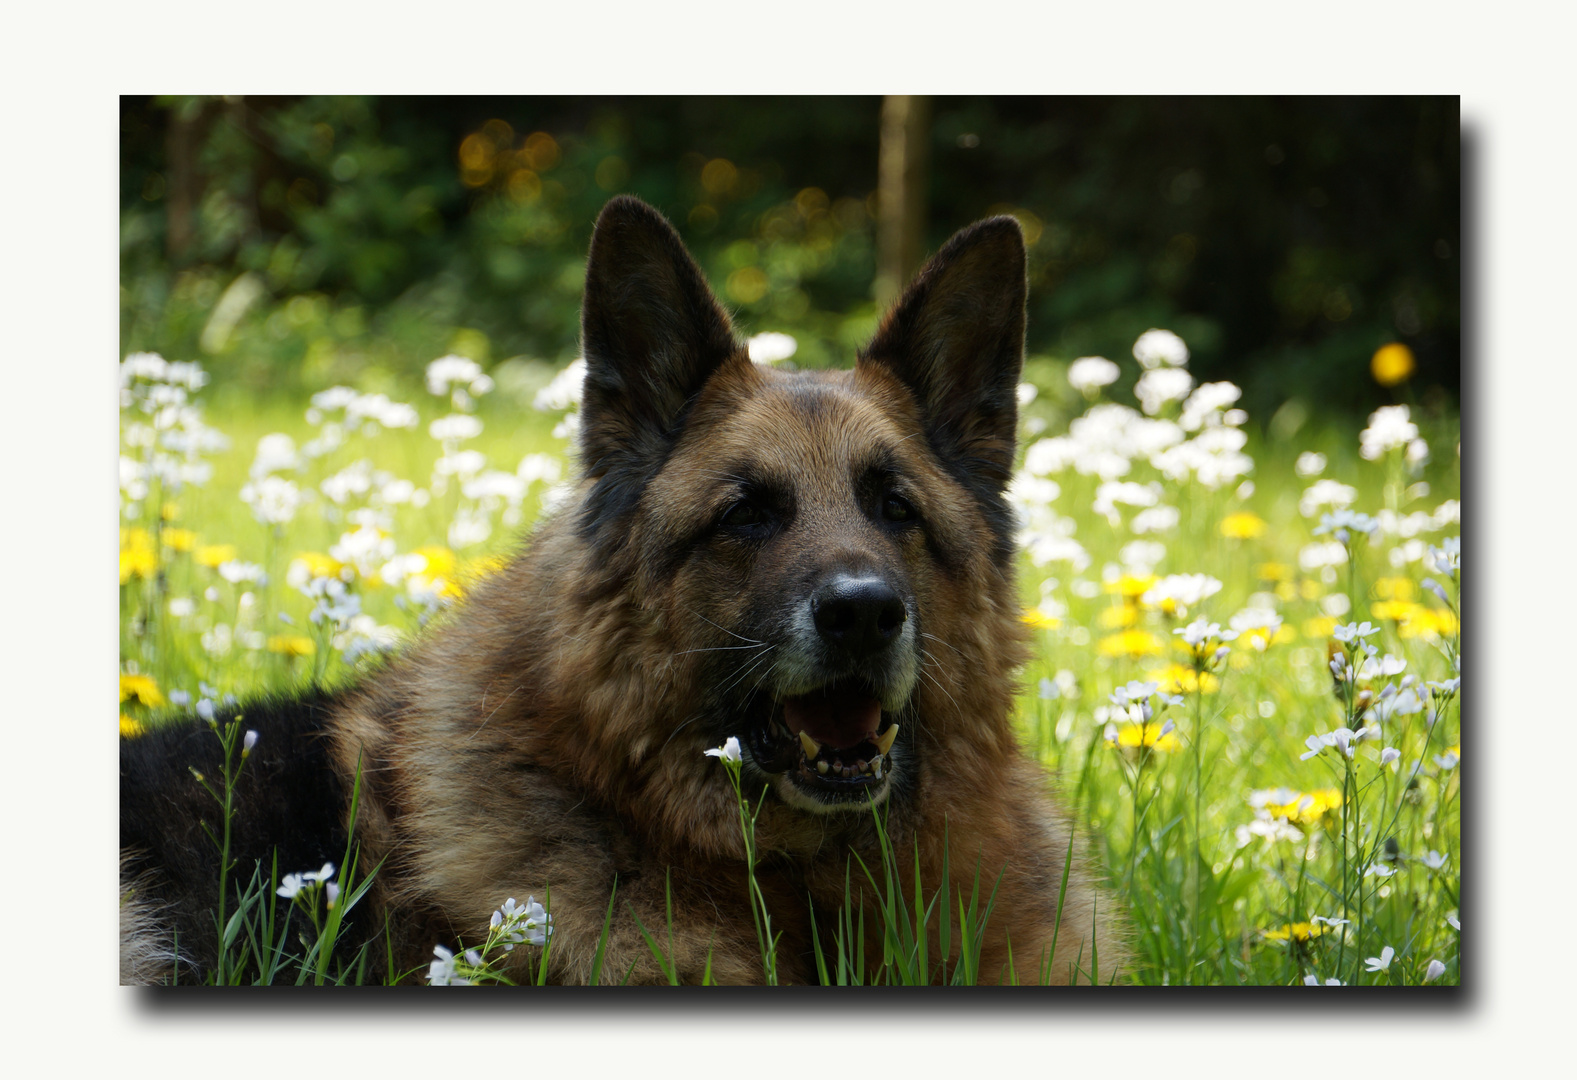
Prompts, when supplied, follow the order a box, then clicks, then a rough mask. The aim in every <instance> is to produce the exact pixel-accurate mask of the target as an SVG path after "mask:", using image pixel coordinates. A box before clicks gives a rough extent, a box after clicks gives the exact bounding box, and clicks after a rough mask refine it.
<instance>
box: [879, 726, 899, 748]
mask: <svg viewBox="0 0 1577 1080" xmlns="http://www.w3.org/2000/svg"><path fill="white" fill-rule="evenodd" d="M897 737H898V725H897V724H894V725H893V726H892V727H890V728H888V729H887V730H886V731H884V732H882V733H881V734H880V735H878V736H876V749H878V750H880V751H881V752H882V753H883V754H886V753H887V751H889V750H891V749H892V748H893V740H894V739H896V738H897Z"/></svg>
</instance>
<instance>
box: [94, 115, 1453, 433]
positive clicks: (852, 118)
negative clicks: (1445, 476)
mask: <svg viewBox="0 0 1577 1080" xmlns="http://www.w3.org/2000/svg"><path fill="white" fill-rule="evenodd" d="M895 100H897V99H888V101H887V103H886V105H887V108H888V110H889V112H888V119H889V140H888V145H887V147H886V149H884V146H883V115H884V101H883V99H881V98H877V97H863V98H834V97H808V98H750V97H718V98H694V97H691V98H665V97H633V98H584V97H581V98H398V97H385V98H371V97H355V98H351V97H304V98H250V97H248V98H239V97H227V98H187V97H167V98H135V97H128V98H123V99H122V102H121V138H122V146H121V161H122V167H121V184H120V195H121V237H120V244H121V249H120V250H121V267H122V273H121V297H120V310H121V328H122V335H121V336H122V342H121V343H122V351H123V353H124V352H131V351H136V350H144V349H147V350H153V351H158V352H161V353H163V354H164V355H165V356H166V357H167V358H169V359H198V360H201V361H202V362H203V364H204V366H205V367H207V368H208V369H209V370H210V371H211V372H212V373H213V375H214V384H213V386H212V388H211V389H210V391H209V394H210V396H212V397H214V398H215V399H216V403H217V404H220V405H221V406H222V405H223V404H224V402H225V399H226V395H233V396H235V397H236V398H239V397H240V396H243V395H244V396H249V397H251V396H256V395H257V394H259V393H263V394H277V395H281V396H296V395H299V394H300V393H302V392H304V391H307V390H315V389H321V388H323V387H325V386H328V385H332V384H334V383H348V384H352V385H355V386H357V387H359V388H360V389H363V390H368V391H371V390H385V391H391V390H394V389H399V388H403V387H409V386H414V385H416V384H417V382H418V380H419V377H420V372H421V370H422V368H423V366H424V365H425V364H426V363H427V362H428V361H430V360H432V359H433V358H435V357H437V356H439V355H441V354H443V353H446V352H459V353H462V354H464V355H468V356H471V357H472V358H474V359H476V360H478V361H480V362H482V363H483V364H484V365H485V366H488V367H490V368H494V369H498V368H500V367H503V366H504V365H507V364H509V362H510V361H525V360H542V361H547V362H549V363H554V364H559V363H563V362H564V361H567V360H569V359H571V358H572V357H574V356H575V355H576V354H577V345H576V337H577V321H578V314H579V300H580V288H581V282H582V273H583V269H584V260H585V251H586V245H587V241H588V239H589V237H590V232H591V225H592V222H593V221H594V219H595V217H596V214H597V211H598V209H599V208H600V207H601V206H602V204H603V203H604V202H605V201H606V200H607V199H608V198H609V197H610V196H611V195H613V194H616V193H619V192H632V193H635V194H638V195H640V196H641V197H642V198H645V199H647V200H648V201H650V202H652V203H654V204H655V205H656V206H658V207H659V208H660V209H661V210H662V211H663V212H664V213H665V214H667V215H668V217H669V218H670V219H671V220H672V221H673V222H674V224H675V225H676V226H677V227H678V228H679V230H680V232H681V233H682V234H683V235H684V238H685V240H686V242H687V243H688V244H689V245H690V246H691V249H692V250H693V251H694V253H695V254H696V257H697V258H698V260H699V261H700V262H701V264H702V266H703V268H704V269H705V270H706V272H707V274H708V276H709V277H710V279H711V280H712V281H713V283H714V285H715V286H716V287H717V288H718V290H719V292H720V294H721V295H722V296H723V297H724V299H725V301H726V302H727V303H728V304H729V305H730V307H731V308H732V310H734V311H735V312H736V314H737V319H738V323H739V325H740V329H741V330H742V331H743V332H746V333H755V332H759V331H763V330H782V331H787V332H789V333H792V334H794V335H795V337H796V338H797V339H798V340H799V343H800V345H799V352H798V353H797V354H796V356H795V357H794V362H795V363H798V364H801V365H804V366H820V365H827V364H846V363H847V362H848V360H849V358H850V356H851V354H852V351H853V349H854V348H856V347H857V346H858V345H860V344H862V343H863V341H864V340H865V339H866V338H867V337H868V336H869V334H870V333H871V331H872V329H873V328H874V325H875V320H876V315H877V310H878V307H877V295H878V292H883V290H887V289H890V285H889V284H888V283H887V282H886V281H883V280H882V279H881V277H880V274H879V271H881V270H882V269H883V267H884V259H885V260H886V262H887V263H890V262H891V260H892V259H893V258H894V257H896V258H898V259H899V261H900V263H901V265H902V266H903V267H904V268H905V269H909V268H912V266H913V263H914V261H915V260H916V259H917V258H919V257H921V256H922V255H923V253H924V252H927V251H932V250H935V248H936V247H937V246H938V245H939V244H940V243H941V242H942V241H944V240H945V239H946V238H947V236H948V235H949V234H950V233H951V232H952V231H953V230H955V229H957V228H959V227H961V226H963V225H966V224H968V223H969V222H971V221H973V220H976V219H978V218H980V217H982V216H985V215H988V214H992V213H1013V214H1015V215H1016V216H1018V217H1019V219H1020V220H1021V222H1023V224H1024V226H1025V230H1026V238H1027V239H1028V240H1029V241H1030V248H1029V252H1030V322H1029V352H1030V354H1031V356H1032V357H1041V358H1045V359H1046V361H1047V362H1049V363H1053V364H1055V363H1057V362H1066V361H1069V360H1072V359H1073V358H1075V357H1078V356H1083V355H1092V354H1096V355H1104V356H1108V357H1110V358H1112V359H1114V360H1118V361H1119V362H1125V361H1129V359H1130V355H1131V354H1130V349H1131V347H1132V344H1133V341H1134V339H1135V338H1136V337H1137V336H1138V335H1139V334H1140V333H1141V332H1143V331H1144V330H1145V329H1147V328H1149V327H1152V326H1162V327H1167V328H1169V329H1172V330H1175V331H1177V332H1178V333H1179V334H1181V335H1182V336H1183V337H1184V338H1185V339H1186V340H1187V342H1188V344H1189V346H1190V348H1191V350H1192V352H1193V360H1192V361H1191V364H1190V367H1191V369H1192V370H1193V372H1194V374H1195V375H1196V377H1197V378H1199V379H1200V380H1201V381H1208V380H1212V379H1231V380H1233V381H1234V382H1237V383H1239V384H1240V385H1242V386H1243V387H1244V390H1245V395H1244V401H1243V404H1244V406H1245V407H1246V408H1247V409H1248V411H1249V414H1250V416H1251V417H1254V418H1255V419H1256V420H1260V421H1266V420H1271V419H1272V418H1273V417H1275V416H1277V415H1278V414H1279V415H1281V416H1283V417H1285V416H1287V415H1288V412H1289V411H1290V412H1292V413H1299V412H1301V413H1303V414H1305V415H1306V414H1307V413H1308V412H1309V411H1310V410H1312V411H1313V412H1315V413H1316V414H1319V415H1322V416H1326V417H1328V418H1329V419H1331V420H1333V421H1339V420H1342V419H1343V418H1360V419H1361V416H1362V414H1364V413H1366V412H1367V411H1368V410H1370V409H1372V408H1374V407H1375V406H1377V405H1380V404H1386V403H1389V402H1391V401H1395V400H1402V401H1411V402H1413V403H1414V404H1415V405H1416V406H1420V407H1422V408H1424V409H1426V410H1428V411H1429V412H1436V413H1439V412H1454V411H1455V409H1456V408H1457V405H1458V395H1459V384H1460V329H1459V299H1460V287H1459V283H1460V262H1459V257H1458V255H1459V220H1460V214H1459V206H1460V193H1461V185H1460V171H1459V131H1460V124H1459V109H1458V100H1457V99H1456V98H1454V97H1453V98H1423V99H1418V98H1337V99H1330V98H1291V99H1268V98H1225V99H1221V98H1121V99H1078V98H946V97H943V98H935V99H929V100H926V99H919V100H915V99H910V106H911V109H912V112H911V115H910V116H909V121H908V125H907V128H906V129H905V130H903V131H901V132H898V137H899V139H900V142H899V143H898V144H894V143H893V141H892V138H893V130H894V129H893V128H892V125H891V118H892V112H891V110H892V108H893V103H894V101H895ZM904 140H906V141H904ZM893 145H899V146H900V148H901V149H902V150H903V151H904V153H905V154H906V155H907V161H906V164H907V166H908V186H907V188H905V189H903V191H904V194H903V199H904V201H905V205H904V206H903V217H904V220H903V221H902V222H897V223H895V224H893V225H891V226H886V225H884V224H883V211H884V206H883V203H884V200H885V201H886V207H885V209H886V213H887V214H888V215H891V214H893V213H894V212H895V209H896V208H897V205H898V204H897V197H896V194H895V191H896V189H894V188H893V187H891V186H888V187H887V188H885V189H882V182H883V181H882V176H881V166H880V165H879V163H880V162H881V160H882V158H883V154H884V153H887V154H890V153H891V152H892V147H893ZM879 189H882V190H881V192H880V193H879ZM884 229H886V230H887V232H888V233H891V234H892V235H890V236H889V235H884ZM895 230H896V231H895ZM904 232H908V233H910V234H912V235H909V236H907V237H905V236H900V235H898V234H899V233H904ZM894 252H897V253H898V254H897V255H896V256H895V255H894V254H893V253H894ZM884 253H885V254H884ZM890 276H891V271H890V268H889V277H890ZM883 295H885V293H883ZM1392 341H1399V342H1402V343H1404V344H1406V345H1407V346H1409V347H1410V348H1411V350H1412V351H1413V353H1414V355H1415V356H1416V357H1417V361H1418V369H1417V372H1416V373H1415V374H1414V375H1413V377H1412V378H1411V379H1410V380H1409V381H1408V382H1406V383H1403V384H1402V385H1400V386H1397V387H1392V388H1387V387H1382V386H1380V385H1378V384H1377V383H1376V382H1375V381H1374V379H1373V378H1372V377H1371V376H1370V373H1369V361H1370V357H1371V355H1372V354H1373V353H1374V351H1375V349H1376V348H1378V347H1379V346H1381V345H1383V344H1386V343H1388V342H1392ZM1125 368H1126V369H1127V370H1126V374H1125V382H1131V381H1132V379H1133V377H1135V376H1136V375H1137V370H1136V366H1135V365H1133V364H1132V363H1131V362H1127V363H1125ZM504 370H505V371H506V372H507V370H508V368H505V369H504Z"/></svg>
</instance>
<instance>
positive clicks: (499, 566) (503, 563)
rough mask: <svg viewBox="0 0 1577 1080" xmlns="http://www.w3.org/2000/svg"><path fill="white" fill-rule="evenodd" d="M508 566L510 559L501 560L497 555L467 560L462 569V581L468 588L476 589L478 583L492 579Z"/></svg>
mask: <svg viewBox="0 0 1577 1080" xmlns="http://www.w3.org/2000/svg"><path fill="white" fill-rule="evenodd" d="M508 565H509V560H508V559H501V558H499V557H498V556H497V555H481V556H478V557H477V558H475V559H467V560H466V561H465V563H464V565H462V566H461V567H460V580H461V581H464V582H465V583H466V585H467V586H468V587H474V586H475V585H476V584H477V583H478V582H481V581H483V580H485V579H487V578H490V577H492V576H493V575H494V574H496V573H498V572H499V571H501V570H503V569H504V568H505V567H507V566H508Z"/></svg>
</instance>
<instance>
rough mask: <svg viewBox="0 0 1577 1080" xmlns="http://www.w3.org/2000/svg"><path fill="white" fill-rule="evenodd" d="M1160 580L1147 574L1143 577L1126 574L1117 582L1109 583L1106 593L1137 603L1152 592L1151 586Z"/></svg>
mask: <svg viewBox="0 0 1577 1080" xmlns="http://www.w3.org/2000/svg"><path fill="white" fill-rule="evenodd" d="M1160 580H1161V579H1160V578H1158V577H1156V576H1155V575H1154V574H1145V575H1142V576H1140V575H1135V574H1124V575H1123V576H1122V577H1120V578H1118V579H1117V580H1116V581H1108V582H1107V583H1106V591H1107V592H1108V593H1112V594H1114V595H1117V596H1121V597H1122V598H1123V599H1124V600H1128V601H1137V600H1138V599H1139V597H1141V596H1143V595H1144V594H1145V593H1147V592H1149V591H1150V586H1152V585H1154V584H1155V583H1156V582H1157V581H1160Z"/></svg>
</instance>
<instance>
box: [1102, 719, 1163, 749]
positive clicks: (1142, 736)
mask: <svg viewBox="0 0 1577 1080" xmlns="http://www.w3.org/2000/svg"><path fill="white" fill-rule="evenodd" d="M1162 727H1163V725H1161V724H1124V725H1123V726H1122V727H1121V728H1119V729H1118V731H1117V738H1116V739H1115V740H1113V739H1112V737H1111V736H1110V735H1108V736H1107V737H1106V741H1107V742H1108V743H1110V744H1111V745H1113V746H1116V747H1118V748H1119V749H1123V750H1137V749H1139V748H1140V747H1142V746H1147V747H1149V748H1150V749H1152V750H1160V751H1162V752H1168V753H1169V752H1171V751H1173V750H1176V749H1177V748H1178V747H1179V746H1181V745H1182V744H1181V743H1179V742H1178V741H1177V736H1176V735H1174V734H1172V733H1171V732H1170V731H1168V732H1167V733H1166V734H1164V735H1163V734H1162V733H1161V728H1162Z"/></svg>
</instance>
